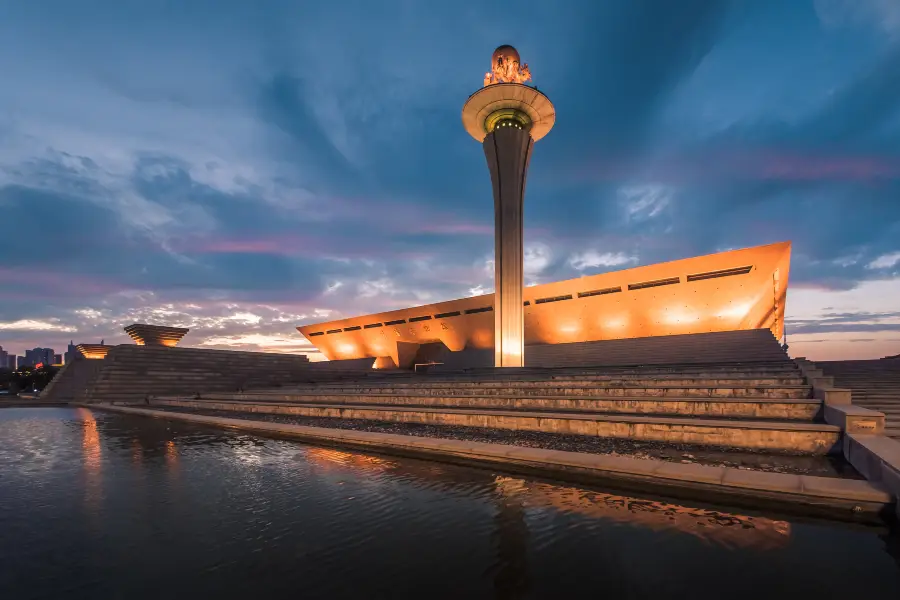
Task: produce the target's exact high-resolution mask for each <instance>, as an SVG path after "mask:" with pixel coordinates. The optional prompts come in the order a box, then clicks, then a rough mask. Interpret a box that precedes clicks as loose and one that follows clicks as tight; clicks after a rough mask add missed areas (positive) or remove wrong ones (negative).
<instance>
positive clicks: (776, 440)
mask: <svg viewBox="0 0 900 600" xmlns="http://www.w3.org/2000/svg"><path fill="white" fill-rule="evenodd" d="M154 404H157V405H161V406H177V407H182V408H192V409H205V410H227V411H237V412H252V413H268V414H283V415H296V416H305V417H330V418H339V419H364V420H377V421H388V422H398V423H419V424H427V425H450V426H457V427H487V428H493V429H512V430H518V431H543V432H550V433H558V434H573V435H587V436H598V437H611V438H628V439H633V440H642V441H654V442H667V443H679V444H699V445H706V446H720V447H727V448H739V449H757V450H765V451H768V452H801V453H809V454H827V453H831V452H835V451H837V450H838V449H839V442H840V437H841V432H840V428H838V427H835V426H832V425H824V424H817V423H793V422H787V421H785V422H771V421H739V420H725V419H699V418H685V417H650V416H641V415H600V414H578V413H558V412H557V413H554V412H525V411H508V410H485V409H471V408H467V409H451V408H421V407H398V406H379V407H376V406H343V405H340V404H286V403H268V404H266V403H252V402H221V401H220V402H216V401H208V400H191V399H184V400H173V399H168V400H156V401H154Z"/></svg>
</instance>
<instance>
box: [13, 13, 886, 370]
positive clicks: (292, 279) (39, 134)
mask: <svg viewBox="0 0 900 600" xmlns="http://www.w3.org/2000/svg"><path fill="white" fill-rule="evenodd" d="M7 4H8V6H5V7H4V10H3V18H2V19H0V69H2V72H3V76H4V79H3V86H2V87H0V136H2V138H3V144H2V147H0V210H2V214H3V215H4V219H6V220H8V221H9V222H13V223H16V226H15V227H7V228H5V229H4V231H3V234H2V235H0V255H2V256H3V257H4V262H3V265H2V266H0V344H3V345H4V347H9V348H10V349H13V350H15V351H16V353H22V352H24V350H25V349H30V348H34V347H38V346H40V347H44V346H49V347H53V348H63V347H65V346H66V345H67V344H68V342H69V340H70V339H71V338H75V340H76V341H78V340H82V341H96V340H100V339H103V338H105V339H106V341H107V343H109V344H120V343H130V342H129V339H128V336H127V335H126V334H125V333H124V332H123V331H122V329H121V327H122V326H124V325H126V324H129V323H135V322H138V323H152V324H160V325H171V326H180V327H189V328H190V329H191V332H190V333H189V334H188V335H187V337H186V338H185V339H184V341H183V342H182V345H184V346H198V347H205V348H222V349H229V348H230V349H239V350H263V351H270V352H310V353H311V354H310V357H311V359H313V360H314V359H316V358H317V357H318V354H317V353H316V352H314V349H313V348H312V346H311V344H309V343H308V341H306V340H305V339H303V338H302V336H300V334H299V333H298V332H296V331H295V329H294V328H295V327H296V326H298V325H304V324H308V323H315V322H320V321H326V320H331V319H337V318H341V317H350V316H355V315H364V314H372V313H376V312H381V311H387V310H391V309H400V308H405V307H409V306H416V305H421V304H428V303H431V302H437V301H439V300H450V299H454V298H459V297H463V296H467V295H478V294H481V293H485V292H489V291H491V290H492V287H493V256H492V245H493V244H492V237H493V232H494V229H493V226H492V223H493V202H492V198H491V186H490V180H489V177H488V174H487V173H486V172H485V168H484V157H483V156H482V155H480V153H479V152H478V151H477V149H473V147H472V140H471V139H470V138H469V137H468V135H467V134H466V133H465V131H464V130H463V129H462V127H461V126H460V106H459V104H460V99H461V98H465V97H467V95H468V94H469V93H471V91H472V90H473V89H477V88H478V87H479V86H481V85H482V83H483V81H482V76H483V74H484V73H485V72H486V71H487V70H488V69H489V66H490V65H488V64H486V61H487V57H489V56H490V53H491V52H492V51H493V49H494V48H496V47H497V46H498V45H499V44H512V45H514V46H515V47H516V48H517V49H518V50H519V52H520V53H521V55H522V56H523V57H527V61H528V63H529V66H530V69H531V71H532V73H533V76H534V80H533V83H534V84H535V85H537V87H538V88H540V90H541V91H542V92H545V93H546V94H547V96H548V97H549V98H550V99H551V100H552V102H553V104H554V106H555V107H556V110H557V112H558V114H559V115H560V117H559V120H558V121H557V123H556V125H555V126H554V130H553V134H552V135H550V136H547V138H546V139H545V140H542V141H541V142H540V148H539V151H540V160H536V161H535V163H534V164H533V165H532V166H531V170H530V174H529V177H528V187H527V193H526V201H525V204H526V209H525V216H524V219H525V238H524V239H525V257H524V271H525V283H526V285H529V284H534V283H547V282H552V281H558V280H562V279H568V278H573V277H578V276H580V275H592V274H596V273H600V272H604V271H610V270H617V269H622V268H627V267H634V266H640V265H649V264H654V263H658V262H661V261H667V260H677V259H681V258H687V257H691V256H699V255H704V254H709V253H712V252H716V251H720V250H726V249H734V248H743V247H749V246H756V245H761V244H767V243H773V242H778V241H788V240H789V241H791V242H792V243H793V255H792V266H791V282H790V288H789V292H788V298H787V302H786V330H787V337H788V343H789V345H790V352H791V353H792V354H793V355H794V356H807V357H809V358H812V359H829V358H878V357H881V356H885V355H893V354H897V353H900V309H898V307H897V302H896V300H895V299H896V298H898V297H900V202H897V200H896V199H897V198H898V197H900V79H898V77H900V75H898V74H900V25H898V24H900V3H896V2H885V1H883V0H828V1H824V0H800V1H797V2H766V1H760V2H708V1H703V0H681V1H679V2H634V1H632V0H610V1H606V2H596V1H588V0H563V1H562V2H561V3H547V2H537V1H532V0H522V1H521V2H518V3H517V4H516V10H514V11H509V10H501V13H502V15H503V18H502V19H493V18H490V17H489V15H490V14H491V12H490V9H486V8H485V3H484V2H475V1H474V0H459V1H458V2H454V3H452V4H447V5H441V4H440V3H409V2H400V1H399V0H384V1H383V2H377V3H373V2H366V1H363V0H347V1H346V2H342V3H339V4H337V3H333V4H323V5H318V4H316V3H298V2H288V1H287V0H272V1H271V2H264V3H248V2H236V1H234V0H219V1H217V2H215V3H212V2H208V1H207V0H197V2H192V3H190V4H191V7H192V8H191V10H185V9H184V7H183V6H181V4H179V3H142V4H136V3H123V2H114V1H113V0H98V2H95V3H93V4H92V7H93V9H92V10H90V11H86V10H80V9H78V8H76V6H75V4H76V3H72V2H66V1H63V0H44V1H42V2H39V3H29V2H11V3H7ZM498 10H499V9H498ZM348 12H351V13H352V14H353V15H354V19H352V20H348V19H346V15H347V14H348ZM96 14H102V15H103V19H97V18H96V17H95V15H96ZM111 48H114V49H115V50H114V51H110V49H111Z"/></svg>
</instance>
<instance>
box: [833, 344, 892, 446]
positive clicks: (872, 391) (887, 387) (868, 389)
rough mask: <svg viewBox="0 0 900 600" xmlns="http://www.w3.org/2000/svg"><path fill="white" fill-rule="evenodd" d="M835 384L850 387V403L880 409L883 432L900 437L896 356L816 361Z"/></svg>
mask: <svg viewBox="0 0 900 600" xmlns="http://www.w3.org/2000/svg"><path fill="white" fill-rule="evenodd" d="M815 365H816V366H817V367H820V368H821V369H822V371H824V373H825V374H826V375H831V376H832V377H834V383H835V385H836V386H837V387H842V388H849V389H850V390H852V391H853V396H852V397H853V404H855V405H858V406H861V407H863V408H868V409H871V410H876V411H878V412H882V413H884V416H885V435H887V436H889V437H893V438H896V439H900V358H882V359H880V360H842V361H820V362H816V363H815Z"/></svg>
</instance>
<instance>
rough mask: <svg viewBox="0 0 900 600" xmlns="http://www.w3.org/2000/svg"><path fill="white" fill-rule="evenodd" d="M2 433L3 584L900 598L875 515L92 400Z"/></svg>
mask: <svg viewBox="0 0 900 600" xmlns="http://www.w3.org/2000/svg"><path fill="white" fill-rule="evenodd" d="M0 439H2V440H3V442H4V443H3V444H2V445H0V500H2V505H3V507H4V510H0V532H2V533H3V535H2V538H0V565H3V567H0V598H4V599H5V598H28V597H59V596H60V595H63V594H65V595H67V596H70V597H74V598H95V597H109V596H128V597H129V598H157V597H162V596H167V595H169V596H171V595H176V596H189V597H192V596H199V597H221V598H238V597H242V598H243V597H248V596H249V597H274V596H280V595H287V594H292V595H297V594H298V590H302V591H303V595H305V596H308V597H378V595H379V594H381V597H410V598H421V597H435V598H440V597H454V598H458V597H466V598H482V597H507V598H516V597H523V598H525V597H534V598H548V597H566V596H573V597H580V596H583V595H584V593H583V592H584V590H593V591H594V592H596V591H597V590H604V594H608V595H609V597H633V598H641V597H653V598H666V597H684V595H685V594H687V593H688V592H690V596H691V597H692V598H704V597H709V598H719V597H721V593H720V592H721V590H725V589H727V590H729V594H728V595H729V597H732V598H741V597H754V598H759V597H767V594H770V593H771V591H772V590H774V589H777V590H779V592H780V593H781V594H783V595H788V594H790V595H793V596H796V597H816V598H830V597H849V595H850V594H851V593H853V594H855V595H856V596H857V597H866V598H897V597H900V586H898V573H900V571H898V568H897V563H896V562H895V559H894V558H893V557H892V555H891V554H890V553H889V551H887V550H886V549H887V548H893V547H896V542H895V541H893V539H892V538H889V537H888V536H887V532H886V531H885V530H882V529H872V528H851V527H847V526H841V525H836V524H824V523H802V522H797V521H795V520H790V519H784V518H781V517H778V516H773V515H749V514H745V513H744V512H742V511H735V510H728V509H724V508H712V507H699V506H690V505H683V504H679V503H674V502H668V501H665V500H662V499H658V498H648V497H639V496H635V495H627V494H617V493H614V492H611V491H599V490H588V489H584V488H580V487H577V486H566V485H557V484H553V483H549V482H545V481H540V480H536V479H532V478H527V477H524V478H523V477H516V476H511V475H507V474H503V473H498V472H495V471H492V470H487V469H484V470H482V469H470V468H463V467H457V466H452V465H445V464H439V463H432V462H427V461H420V460H410V459H403V458H392V457H384V456H377V455H370V454H365V453H360V452H354V451H346V450H340V449H335V448H318V447H313V446H306V445H303V444H298V443H295V442H291V441H286V440H277V439H265V438H260V437H256V436H252V435H246V434H244V433H238V432H235V431H228V430H219V429H211V428H206V427H198V426H194V425H191V424H187V423H178V422H168V421H162V420H156V419H143V418H140V417H129V416H124V415H114V414H108V413H101V412H94V411H90V410H85V409H82V410H72V409H31V410H24V411H19V412H13V411H12V410H10V411H0ZM9 540H14V542H15V543H14V544H10V543H9ZM892 552H895V551H893V550H892ZM748 574H752V576H748ZM698 581H702V582H703V585H701V586H698V585H697V582H698ZM734 581H741V586H739V589H735V586H734ZM423 590H424V591H423ZM863 591H864V592H865V594H864V596H859V594H860V593H862V592H863Z"/></svg>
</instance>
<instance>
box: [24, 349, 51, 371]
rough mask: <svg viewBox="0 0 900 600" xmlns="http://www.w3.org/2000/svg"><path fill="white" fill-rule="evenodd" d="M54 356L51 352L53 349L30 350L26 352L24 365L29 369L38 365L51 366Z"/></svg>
mask: <svg viewBox="0 0 900 600" xmlns="http://www.w3.org/2000/svg"><path fill="white" fill-rule="evenodd" d="M55 354H56V352H54V351H53V348H34V349H32V350H26V351H25V364H26V365H28V366H29V367H33V366H35V365H38V364H41V365H52V364H53V358H54V355H55Z"/></svg>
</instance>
